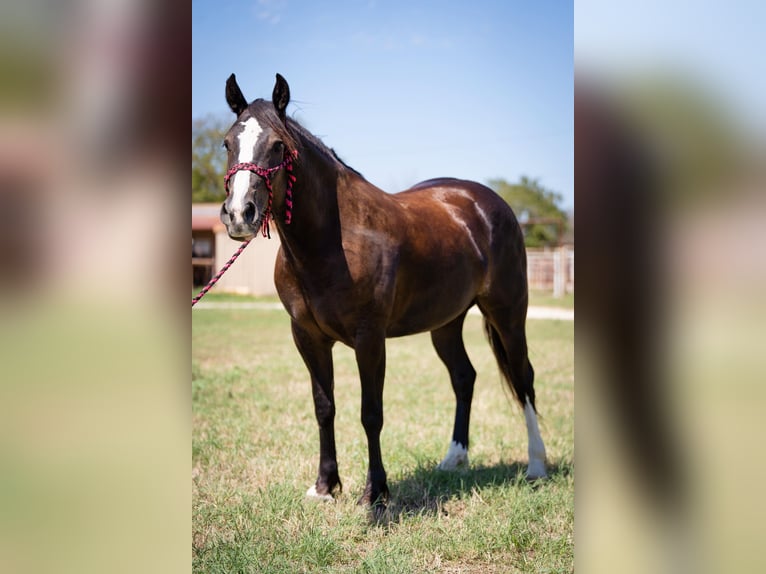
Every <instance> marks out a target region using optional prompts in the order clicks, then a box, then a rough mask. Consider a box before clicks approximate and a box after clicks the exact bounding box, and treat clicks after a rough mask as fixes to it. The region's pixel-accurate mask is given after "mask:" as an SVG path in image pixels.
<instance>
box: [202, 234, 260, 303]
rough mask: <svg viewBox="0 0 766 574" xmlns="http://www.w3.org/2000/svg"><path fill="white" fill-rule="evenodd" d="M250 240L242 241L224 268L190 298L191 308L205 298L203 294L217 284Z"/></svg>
mask: <svg viewBox="0 0 766 574" xmlns="http://www.w3.org/2000/svg"><path fill="white" fill-rule="evenodd" d="M252 240H253V239H252V238H250V239H248V240H247V241H243V242H242V245H240V246H239V249H237V251H236V252H235V253H234V255H232V256H231V259H229V260H228V261H227V262H226V265H224V266H223V267H222V268H221V270H220V271H219V272H218V273H217V274H216V276H215V277H213V278H212V279H211V280H210V281H209V282H208V284H207V285H205V287H204V288H203V289H202V291H200V292H199V293H198V294H197V296H196V297H194V298H192V307H194V306H195V305H196V304H197V301H199V300H200V299H202V298H203V297H204V296H205V293H207V292H208V291H210V288H211V287H212V286H213V285H215V284H216V283H218V280H219V279H220V278H221V277H223V274H224V273H226V270H227V269H228V268H229V267H231V264H232V263H234V261H236V259H237V257H239V256H240V254H241V253H242V252H243V251H244V250H245V247H247V245H248V244H249V243H250V242H251V241H252Z"/></svg>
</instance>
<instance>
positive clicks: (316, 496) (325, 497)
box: [306, 484, 335, 502]
mask: <svg viewBox="0 0 766 574" xmlns="http://www.w3.org/2000/svg"><path fill="white" fill-rule="evenodd" d="M306 498H309V499H311V500H321V501H324V502H335V498H333V496H332V494H329V493H327V494H321V493H319V492H317V487H316V484H314V485H312V486H311V488H309V489H308V490H307V491H306Z"/></svg>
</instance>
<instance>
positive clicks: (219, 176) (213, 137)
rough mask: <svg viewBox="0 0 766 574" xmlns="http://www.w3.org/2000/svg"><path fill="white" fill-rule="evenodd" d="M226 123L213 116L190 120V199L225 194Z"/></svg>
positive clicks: (218, 198) (220, 197) (211, 198)
mask: <svg viewBox="0 0 766 574" xmlns="http://www.w3.org/2000/svg"><path fill="white" fill-rule="evenodd" d="M228 128H229V122H228V121H227V120H225V119H224V118H219V117H216V116H205V117H204V118H199V119H196V120H194V121H192V202H195V203H197V202H204V201H211V202H219V201H223V199H224V198H225V197H226V192H225V191H224V189H223V176H224V175H225V174H226V152H225V151H224V149H223V147H222V145H223V137H224V136H225V135H226V131H227V130H228Z"/></svg>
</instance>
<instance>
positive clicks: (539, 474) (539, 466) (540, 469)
mask: <svg viewBox="0 0 766 574" xmlns="http://www.w3.org/2000/svg"><path fill="white" fill-rule="evenodd" d="M545 478H548V473H547V472H546V470H545V462H544V461H542V460H531V461H529V466H528V467H527V480H542V479H545Z"/></svg>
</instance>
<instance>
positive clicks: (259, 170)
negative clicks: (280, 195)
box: [223, 149, 298, 238]
mask: <svg viewBox="0 0 766 574" xmlns="http://www.w3.org/2000/svg"><path fill="white" fill-rule="evenodd" d="M296 157H298V151H297V150H292V151H290V150H287V149H285V157H284V159H283V160H282V163H280V164H278V165H275V166H274V167H261V166H259V165H257V164H254V163H251V162H245V163H236V164H234V165H233V166H231V167H230V168H229V171H227V172H226V175H225V176H224V178H223V187H224V188H225V189H226V197H228V196H229V180H230V179H231V178H232V176H234V174H235V173H237V172H238V171H251V172H253V173H254V174H256V175H259V176H260V177H262V178H263V179H264V180H265V181H266V189H268V190H269V203H268V204H267V205H266V211H265V213H264V214H263V222H262V224H261V233H262V234H263V236H264V237H269V238H271V234H270V233H269V221H270V220H271V218H272V213H271V203H272V201H273V199H274V191H273V189H272V188H271V176H272V174H274V173H275V172H277V171H279V170H280V169H282V168H285V169H286V170H287V172H288V173H287V187H286V188H285V225H290V222H291V221H292V218H293V183H295V176H294V175H293V174H292V171H293V160H294V159H295V158H296Z"/></svg>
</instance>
